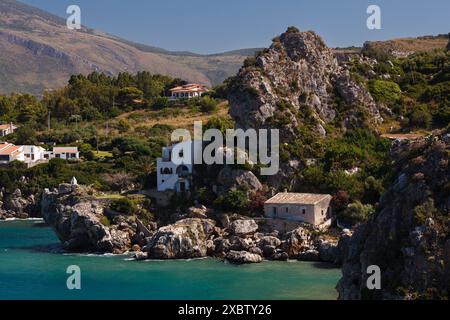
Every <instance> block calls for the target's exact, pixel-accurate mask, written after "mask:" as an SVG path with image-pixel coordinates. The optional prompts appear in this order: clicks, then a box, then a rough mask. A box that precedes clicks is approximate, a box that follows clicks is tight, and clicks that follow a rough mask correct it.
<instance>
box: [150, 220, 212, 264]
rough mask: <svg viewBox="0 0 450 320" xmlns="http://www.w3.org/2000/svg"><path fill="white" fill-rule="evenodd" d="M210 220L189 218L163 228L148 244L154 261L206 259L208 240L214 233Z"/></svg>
mask: <svg viewBox="0 0 450 320" xmlns="http://www.w3.org/2000/svg"><path fill="white" fill-rule="evenodd" d="M214 227H215V222H214V221H213V220H210V219H199V218H188V219H184V220H180V221H177V222H176V223H174V224H171V225H168V226H165V227H161V228H159V229H158V231H157V232H156V233H155V234H154V235H153V236H152V237H151V239H150V240H149V242H148V244H147V246H146V247H147V251H148V253H149V257H150V258H152V259H189V258H200V257H206V255H207V253H208V245H207V240H208V239H209V238H210V236H211V235H212V234H213V232H214Z"/></svg>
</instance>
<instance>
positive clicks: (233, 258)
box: [225, 250, 262, 264]
mask: <svg viewBox="0 0 450 320" xmlns="http://www.w3.org/2000/svg"><path fill="white" fill-rule="evenodd" d="M225 259H227V260H228V261H229V262H231V263H235V264H244V263H259V262H261V261H262V257H261V256H260V255H257V254H254V253H250V252H247V251H233V250H231V251H229V252H228V253H227V255H226V256H225Z"/></svg>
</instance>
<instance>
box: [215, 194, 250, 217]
mask: <svg viewBox="0 0 450 320" xmlns="http://www.w3.org/2000/svg"><path fill="white" fill-rule="evenodd" d="M215 203H216V205H218V206H220V207H221V208H222V209H224V210H228V211H236V212H243V211H245V210H246V209H248V205H249V200H248V198H247V195H246V194H245V192H243V191H241V190H230V191H228V193H227V194H226V195H224V196H220V197H219V198H217V200H216V201H215Z"/></svg>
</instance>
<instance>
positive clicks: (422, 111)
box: [408, 105, 433, 129]
mask: <svg viewBox="0 0 450 320" xmlns="http://www.w3.org/2000/svg"><path fill="white" fill-rule="evenodd" d="M408 119H409V123H408V124H409V126H410V127H414V128H424V129H428V128H430V127H431V123H432V120H433V117H432V115H431V114H430V112H429V111H428V107H427V106H426V105H421V106H419V107H417V108H415V109H414V110H413V111H412V112H411V113H410V114H409V115H408Z"/></svg>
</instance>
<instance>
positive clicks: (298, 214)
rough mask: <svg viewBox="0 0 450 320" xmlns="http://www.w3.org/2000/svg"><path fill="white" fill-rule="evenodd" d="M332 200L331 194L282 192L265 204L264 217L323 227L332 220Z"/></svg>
mask: <svg viewBox="0 0 450 320" xmlns="http://www.w3.org/2000/svg"><path fill="white" fill-rule="evenodd" d="M331 199H332V197H331V195H329V194H314V193H288V192H282V193H278V194H277V195H275V196H274V197H272V198H270V199H269V200H267V201H266V202H265V203H264V215H265V216H266V217H268V218H273V219H285V220H290V221H298V222H306V223H309V224H312V225H321V224H322V223H324V222H325V221H327V220H329V219H330V218H331V207H330V202H331Z"/></svg>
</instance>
